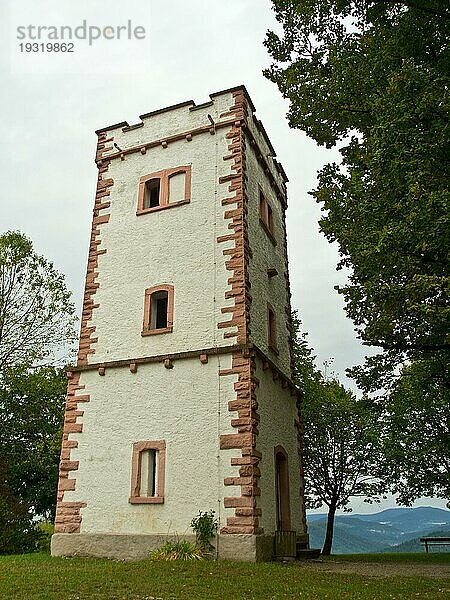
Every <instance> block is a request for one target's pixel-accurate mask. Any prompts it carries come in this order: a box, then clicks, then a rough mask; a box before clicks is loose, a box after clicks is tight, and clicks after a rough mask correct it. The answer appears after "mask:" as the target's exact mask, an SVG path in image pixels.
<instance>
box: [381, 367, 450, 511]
mask: <svg viewBox="0 0 450 600" xmlns="http://www.w3.org/2000/svg"><path fill="white" fill-rule="evenodd" d="M438 370H439V367H438ZM449 406H450V394H449V390H448V388H446V387H445V386H443V385H439V383H437V378H436V374H435V373H434V372H433V363H432V362H431V361H429V360H423V361H416V362H414V363H412V364H410V365H406V366H405V367H403V370H402V376H401V378H400V381H399V383H398V385H397V386H396V388H395V389H394V390H393V391H392V392H391V393H390V394H389V395H388V396H387V397H386V398H385V399H384V401H383V402H382V403H380V410H381V413H382V414H381V418H382V421H383V424H384V430H383V432H382V439H383V445H384V456H385V458H384V462H383V474H382V476H383V477H384V478H385V479H386V480H388V481H390V482H391V491H392V492H393V493H398V502H399V503H401V504H406V505H410V504H412V502H413V501H414V500H415V499H416V498H417V497H420V496H437V497H441V498H446V499H449V498H450V431H449V430H450V417H449ZM430 407H432V410H430Z"/></svg>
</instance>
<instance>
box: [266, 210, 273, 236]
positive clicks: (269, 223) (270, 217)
mask: <svg viewBox="0 0 450 600" xmlns="http://www.w3.org/2000/svg"><path fill="white" fill-rule="evenodd" d="M267 227H268V228H269V231H270V233H272V234H273V211H272V208H271V206H270V204H267Z"/></svg>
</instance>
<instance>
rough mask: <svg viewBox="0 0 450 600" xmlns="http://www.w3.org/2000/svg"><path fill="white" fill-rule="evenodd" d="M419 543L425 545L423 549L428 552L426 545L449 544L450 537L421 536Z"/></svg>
mask: <svg viewBox="0 0 450 600" xmlns="http://www.w3.org/2000/svg"><path fill="white" fill-rule="evenodd" d="M420 543H421V544H423V545H424V546H425V551H426V552H427V553H428V546H449V545H450V537H422V538H420Z"/></svg>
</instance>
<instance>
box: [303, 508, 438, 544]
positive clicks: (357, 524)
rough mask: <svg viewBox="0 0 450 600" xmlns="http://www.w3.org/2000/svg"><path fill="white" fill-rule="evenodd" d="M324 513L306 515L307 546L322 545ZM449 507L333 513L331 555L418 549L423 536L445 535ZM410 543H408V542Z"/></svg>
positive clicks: (325, 516) (324, 522)
mask: <svg viewBox="0 0 450 600" xmlns="http://www.w3.org/2000/svg"><path fill="white" fill-rule="evenodd" d="M326 518H327V515H326V513H315V514H312V515H308V517H307V520H308V531H309V534H310V544H311V547H315V548H319V547H321V546H322V544H323V539H324V537H325V527H326ZM449 529H450V510H445V509H441V508H435V507H431V506H428V507H427V506H420V507H414V508H411V507H398V508H389V509H384V510H382V511H379V512H377V513H368V514H364V513H362V514H361V513H344V514H340V515H337V516H336V519H335V531H334V539H333V548H332V552H333V554H347V553H366V552H369V553H370V552H387V551H394V552H395V551H399V550H396V548H397V547H399V546H403V547H405V548H408V550H404V551H409V552H417V551H420V548H421V546H420V541H419V538H420V537H423V536H427V535H431V534H434V535H439V533H440V532H442V535H445V536H446V537H447V536H448V530H449ZM409 542H410V543H409Z"/></svg>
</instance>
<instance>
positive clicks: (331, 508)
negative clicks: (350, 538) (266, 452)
mask: <svg viewBox="0 0 450 600" xmlns="http://www.w3.org/2000/svg"><path fill="white" fill-rule="evenodd" d="M292 322H293V327H294V332H293V333H294V360H295V371H294V373H295V378H296V382H297V384H298V385H299V387H300V388H301V389H302V390H303V394H304V398H303V404H302V418H303V464H304V471H305V481H306V487H305V493H306V501H307V506H309V508H319V507H320V506H322V504H325V505H326V506H327V507H328V524H327V534H326V537H325V542H324V547H323V550H322V553H323V554H325V555H327V554H329V553H330V552H331V546H332V538H333V528H334V516H335V513H336V510H337V509H339V508H343V509H344V510H345V509H346V507H347V505H348V503H349V502H350V497H351V496H362V497H363V498H364V499H365V501H367V502H372V501H374V500H375V501H376V500H378V498H379V494H380V493H381V492H382V491H383V488H384V484H383V482H382V481H381V479H380V478H377V477H376V473H377V472H378V471H379V465H380V462H381V460H382V448H381V444H380V424H379V421H378V414H377V412H376V411H374V410H372V407H371V405H370V404H369V403H367V402H366V401H365V400H364V399H363V400H357V399H356V398H355V396H354V395H353V394H352V392H351V391H349V390H346V389H345V387H344V386H343V385H342V384H341V383H339V381H337V380H336V379H330V380H325V379H324V378H323V376H322V373H321V372H320V371H319V370H318V369H317V368H316V367H315V365H314V357H313V356H312V351H311V349H310V348H309V347H308V345H307V342H306V335H305V334H302V333H301V332H300V326H301V323H300V321H299V320H298V318H297V316H296V315H295V314H294V315H293V319H292Z"/></svg>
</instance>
